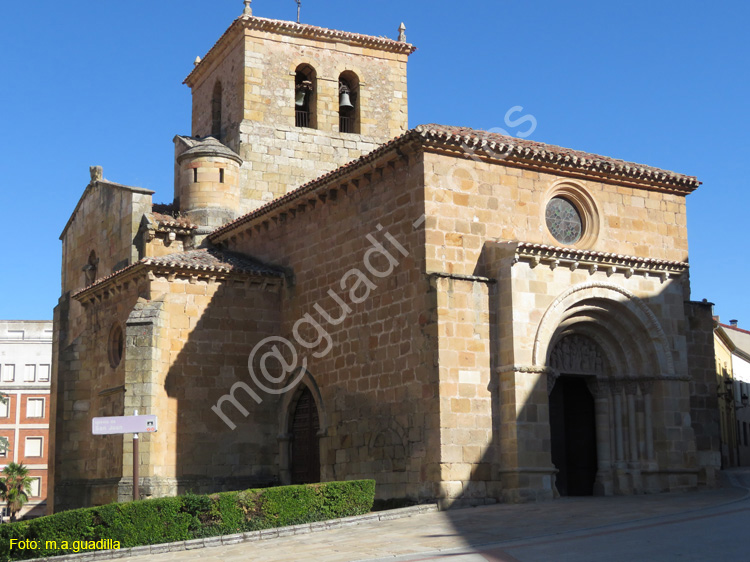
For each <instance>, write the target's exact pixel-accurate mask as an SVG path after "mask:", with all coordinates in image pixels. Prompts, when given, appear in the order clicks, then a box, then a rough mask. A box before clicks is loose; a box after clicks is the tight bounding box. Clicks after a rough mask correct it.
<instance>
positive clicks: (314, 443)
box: [291, 388, 320, 484]
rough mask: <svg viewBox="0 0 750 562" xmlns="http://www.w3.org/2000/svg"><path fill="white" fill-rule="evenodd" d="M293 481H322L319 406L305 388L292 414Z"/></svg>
mask: <svg viewBox="0 0 750 562" xmlns="http://www.w3.org/2000/svg"><path fill="white" fill-rule="evenodd" d="M291 425H292V451H291V453H292V483H293V484H309V483H312V482H320V443H319V441H318V430H319V429H320V422H319V421H318V407H317V406H316V405H315V400H314V399H313V395H312V393H311V392H310V389H308V388H305V390H304V391H302V394H301V395H300V397H299V400H297V405H296V407H295V409H294V415H293V416H292V424H291Z"/></svg>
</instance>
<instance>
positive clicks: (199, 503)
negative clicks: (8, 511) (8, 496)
mask: <svg viewBox="0 0 750 562" xmlns="http://www.w3.org/2000/svg"><path fill="white" fill-rule="evenodd" d="M374 499H375V481H374V480H352V481H349V482H328V483H324V484H307V485H303V486H281V487H278V488H266V489H259V490H245V491H243V492H222V493H219V494H211V495H208V496H199V495H195V494H187V495H185V496H178V497H173V498H158V499H151V500H141V501H137V502H130V503H116V504H110V505H105V506H101V507H88V508H84V509H74V510H71V511H63V512H61V513H56V514H54V515H48V516H46V517H40V518H38V519H32V520H30V521H20V522H17V523H8V524H4V525H0V560H2V561H5V560H27V559H29V558H41V557H44V556H57V555H62V554H72V553H75V552H90V551H91V549H90V548H81V547H80V545H81V541H96V542H99V541H103V542H99V545H98V547H99V548H106V547H107V542H106V540H107V539H111V540H112V541H118V542H119V546H120V548H129V547H133V546H143V545H149V544H159V543H165V542H174V541H184V540H191V539H196V538H202V537H211V536H217V535H227V534H232V533H239V532H244V531H257V530H260V529H269V528H272V527H283V526H285V525H299V524H301V523H312V522H314V521H324V520H326V519H335V518H338V517H348V516H350V515H362V514H364V513H368V512H369V511H370V510H371V509H372V504H373V501H374ZM11 539H17V540H28V541H37V542H38V548H25V549H22V548H18V546H17V543H14V548H12V549H11V548H10V542H11ZM53 541H54V544H52V542H53ZM65 541H67V545H66V544H65ZM76 541H78V543H77V545H78V547H77V548H76ZM110 544H112V543H110ZM30 546H31V547H33V543H32V544H31V545H30ZM65 546H67V548H64V547H65Z"/></svg>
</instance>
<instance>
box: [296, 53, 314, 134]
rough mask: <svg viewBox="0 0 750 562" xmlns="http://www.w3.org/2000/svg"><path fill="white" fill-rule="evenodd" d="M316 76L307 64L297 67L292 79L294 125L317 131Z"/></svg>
mask: <svg viewBox="0 0 750 562" xmlns="http://www.w3.org/2000/svg"><path fill="white" fill-rule="evenodd" d="M316 80H317V74H316V72H315V69H314V68H313V67H312V66H310V65H309V64H301V65H299V66H298V67H297V71H296V72H295V78H294V124H295V126H297V127H306V128H308V129H317V127H318V124H317V116H316V110H317V108H316V99H315V84H316Z"/></svg>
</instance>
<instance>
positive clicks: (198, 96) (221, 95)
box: [178, 0, 415, 216]
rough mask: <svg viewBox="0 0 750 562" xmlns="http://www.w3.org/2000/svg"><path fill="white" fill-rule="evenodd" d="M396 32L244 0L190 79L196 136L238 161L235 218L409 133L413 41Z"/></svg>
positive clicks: (183, 195) (197, 62) (193, 129)
mask: <svg viewBox="0 0 750 562" xmlns="http://www.w3.org/2000/svg"><path fill="white" fill-rule="evenodd" d="M399 32H400V34H399V38H398V39H397V40H393V39H387V38H383V37H371V36H367V35H360V34H357V33H349V32H345V31H335V30H330V29H325V28H321V27H316V26H312V25H305V24H299V23H296V22H290V21H281V20H272V19H267V18H261V17H256V16H254V15H253V14H252V10H251V8H250V2H249V1H248V0H245V10H244V13H243V14H242V15H241V16H240V17H239V18H237V19H236V20H235V21H234V22H233V23H232V25H231V26H230V27H229V29H227V31H226V32H225V33H224V34H223V35H222V36H221V38H219V40H218V41H217V42H216V44H215V45H214V46H213V47H212V48H211V49H210V50H209V52H208V53H207V54H206V56H205V57H204V58H203V59H196V63H195V68H194V69H193V71H192V72H191V73H190V74H189V75H188V77H187V78H186V79H185V84H187V85H188V86H189V87H190V89H191V91H192V97H193V109H192V137H193V138H194V139H203V138H205V137H207V136H212V137H214V138H216V139H217V140H218V141H220V142H221V143H222V144H223V145H224V146H226V147H227V148H228V149H230V150H231V151H232V152H234V153H235V154H236V155H237V156H238V157H239V160H240V161H241V166H240V169H239V178H238V183H239V185H238V198H237V204H238V208H237V210H236V213H235V216H237V215H240V214H244V213H247V212H249V211H252V210H254V209H256V208H258V207H260V206H262V205H264V204H265V203H268V202H269V201H271V200H273V199H275V198H277V197H280V196H282V195H284V194H286V193H287V192H289V191H291V190H293V189H295V188H297V187H299V186H300V185H303V184H305V183H307V182H309V181H312V180H313V179H315V178H318V177H320V176H322V175H323V174H325V173H327V172H330V171H332V170H335V169H336V168H338V167H340V166H342V165H344V164H346V163H348V162H350V161H352V160H355V159H357V158H359V157H360V156H362V155H363V154H366V153H368V152H370V151H372V150H374V149H375V148H377V147H378V146H379V145H381V144H383V143H385V142H387V141H389V140H390V139H392V138H394V137H397V136H399V135H401V134H402V133H404V132H406V130H407V128H408V110H407V89H406V67H407V61H408V58H409V55H410V54H411V53H412V52H414V50H415V48H414V47H413V46H412V45H410V44H409V43H407V42H406V36H405V34H404V28H403V24H402V27H401V28H399ZM178 183H182V184H185V183H186V182H180V180H178ZM181 197H183V198H184V197H185V194H184V193H183V194H182V195H181Z"/></svg>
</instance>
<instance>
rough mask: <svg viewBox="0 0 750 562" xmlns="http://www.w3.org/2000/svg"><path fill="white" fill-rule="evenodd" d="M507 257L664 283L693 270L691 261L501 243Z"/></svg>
mask: <svg viewBox="0 0 750 562" xmlns="http://www.w3.org/2000/svg"><path fill="white" fill-rule="evenodd" d="M498 246H499V247H501V248H503V249H504V250H505V254H506V255H507V256H511V255H512V256H513V263H514V264H515V263H518V262H522V261H523V262H526V263H530V264H531V266H532V267H537V266H538V265H544V266H547V267H549V268H550V269H555V268H557V267H564V268H568V269H571V270H576V269H585V270H588V272H589V273H590V274H592V275H593V274H594V273H596V272H597V271H602V272H605V273H606V274H607V275H608V276H610V275H613V274H615V273H621V274H623V275H625V277H631V276H632V275H646V276H647V275H652V276H655V277H659V278H660V279H661V280H662V281H666V280H667V279H668V278H676V277H679V276H680V275H682V274H683V273H684V272H685V271H687V269H688V268H689V267H690V266H689V264H688V263H687V262H679V261H668V260H660V259H655V258H641V257H638V256H628V255H623V254H615V253H610V252H595V251H592V250H579V249H577V248H563V247H560V246H548V245H546V244H533V243H530V242H504V243H500V244H498Z"/></svg>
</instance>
